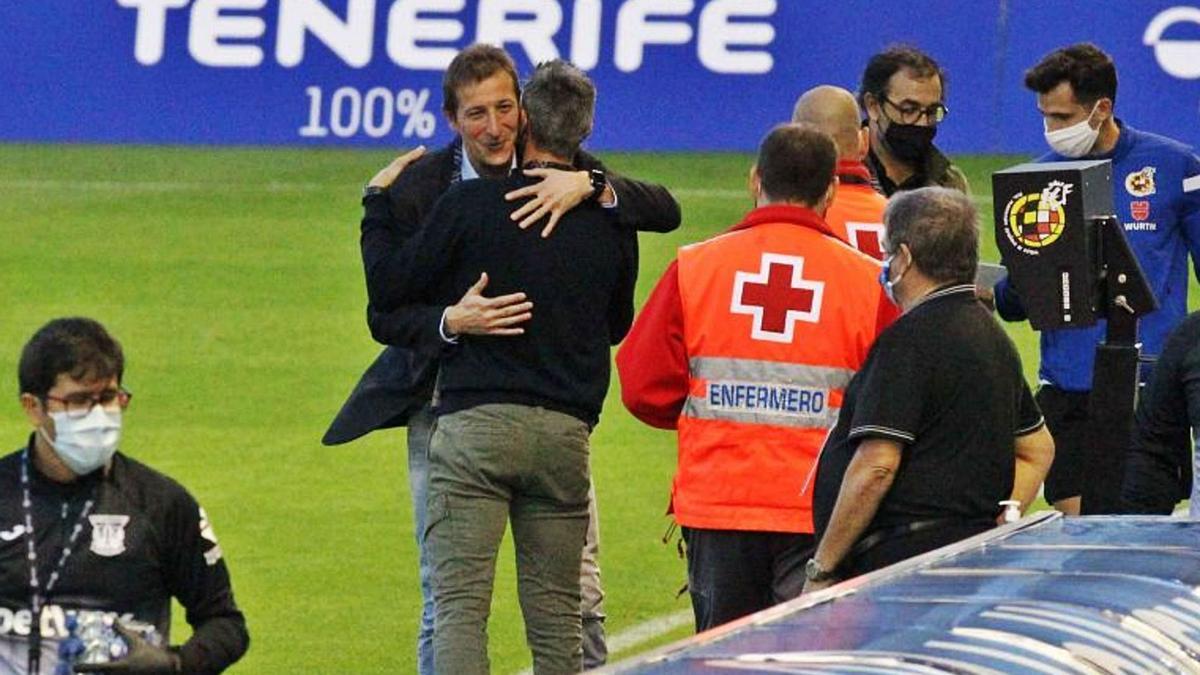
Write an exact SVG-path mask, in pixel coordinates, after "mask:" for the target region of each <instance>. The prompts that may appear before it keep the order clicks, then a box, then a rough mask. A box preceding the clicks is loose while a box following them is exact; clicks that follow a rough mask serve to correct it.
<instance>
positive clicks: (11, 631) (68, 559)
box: [0, 318, 249, 675]
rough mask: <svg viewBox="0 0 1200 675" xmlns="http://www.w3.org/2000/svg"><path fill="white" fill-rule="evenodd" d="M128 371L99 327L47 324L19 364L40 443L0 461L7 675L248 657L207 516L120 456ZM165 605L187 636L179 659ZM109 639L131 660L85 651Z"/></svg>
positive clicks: (212, 664) (1, 618)
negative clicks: (101, 634) (180, 617)
mask: <svg viewBox="0 0 1200 675" xmlns="http://www.w3.org/2000/svg"><path fill="white" fill-rule="evenodd" d="M123 371H124V356H123V354H122V351H121V346H120V344H119V343H118V342H117V341H116V340H115V339H114V338H113V337H112V336H111V335H109V333H108V332H107V331H106V330H105V329H104V327H103V326H101V325H100V324H99V323H97V322H95V321H93V320H91V319H83V318H70V319H56V320H54V321H51V322H50V323H48V324H46V325H45V326H43V327H42V328H41V329H40V330H38V331H37V333H35V334H34V335H33V337H32V338H31V339H30V340H29V342H28V344H26V345H25V349H24V351H23V352H22V354H21V361H20V366H19V368H18V372H19V375H18V379H19V381H20V388H21V397H20V398H21V407H22V408H23V409H24V411H25V415H26V416H27V417H28V418H29V421H30V422H31V423H32V425H33V427H34V432H33V433H32V434H31V435H30V437H29V441H28V443H27V444H26V445H25V447H24V448H21V449H20V450H18V451H16V452H14V453H12V454H10V455H8V456H6V457H3V458H0V672H3V673H30V674H43V675H48V674H49V673H56V674H57V673H60V672H76V673H84V672H113V673H126V674H130V675H133V674H141V675H150V674H157V673H219V672H221V671H223V670H224V669H225V668H227V667H228V666H229V665H230V664H232V663H234V662H235V661H237V660H238V659H239V658H241V656H242V654H244V653H245V651H246V647H247V646H248V644H249V636H248V635H247V633H246V623H245V619H244V618H243V616H242V613H241V611H240V610H239V609H238V607H237V605H236V603H235V602H234V600H233V590H232V588H231V587H230V583H229V572H228V570H227V569H226V567H225V562H224V561H223V560H222V556H221V548H220V546H219V545H218V544H217V539H216V536H215V535H214V534H213V530H212V527H211V526H210V525H209V523H208V518H207V516H206V515H205V513H204V510H203V509H202V508H200V506H199V505H198V504H197V503H196V501H195V500H194V499H193V498H192V496H191V495H190V494H188V492H187V491H186V490H185V489H184V488H183V487H181V486H180V485H179V484H178V483H176V482H175V481H173V480H171V479H170V478H167V477H166V476H164V475H162V474H160V473H158V472H156V471H154V470H153V469H151V468H149V467H147V466H146V465H144V464H142V463H140V462H138V461H136V460H134V459H131V458H129V457H126V456H125V455H124V454H123V453H122V452H120V451H118V449H117V448H118V447H119V446H120V441H121V427H122V421H123V419H122V418H123V413H124V411H125V409H126V408H127V407H128V406H129V402H130V399H131V398H132V395H131V394H130V393H129V391H128V390H126V389H124V388H123V387H122V386H121V377H122V374H123ZM171 598H175V599H177V600H178V601H179V602H180V604H182V605H183V607H184V610H185V611H186V617H187V621H188V624H189V625H190V626H191V628H192V636H191V637H190V638H188V640H187V641H186V642H184V643H183V644H182V645H180V646H177V647H170V646H169V645H170V642H169V639H170V634H169V631H170V621H171ZM107 626H111V627H112V629H111V630H112V632H113V633H116V634H117V635H119V636H120V637H121V640H122V641H123V642H124V645H125V647H126V648H127V649H126V651H125V653H124V654H122V655H119V656H118V657H117V658H112V657H113V654H112V653H108V654H105V655H104V657H103V658H97V654H96V651H97V645H99V648H100V650H101V651H104V649H103V647H104V645H105V643H104V642H103V641H100V642H98V643H97V642H92V641H90V640H89V639H88V637H87V634H88V633H89V632H91V631H93V630H95V629H100V630H103V629H104V628H105V627H107ZM72 665H73V668H74V670H73V671H72V670H71V666H72Z"/></svg>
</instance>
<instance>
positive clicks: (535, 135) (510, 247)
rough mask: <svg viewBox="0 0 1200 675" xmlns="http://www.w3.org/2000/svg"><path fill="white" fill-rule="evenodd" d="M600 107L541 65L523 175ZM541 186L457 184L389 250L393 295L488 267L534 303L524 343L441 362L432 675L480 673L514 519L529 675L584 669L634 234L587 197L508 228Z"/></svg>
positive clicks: (425, 301)
mask: <svg viewBox="0 0 1200 675" xmlns="http://www.w3.org/2000/svg"><path fill="white" fill-rule="evenodd" d="M594 103H595V89H594V87H593V86H592V83H591V82H590V81H589V80H588V79H587V76H586V75H584V74H583V73H582V72H581V71H580V70H579V69H577V68H575V67H574V66H572V65H570V64H568V63H566V62H564V61H552V62H549V63H546V64H542V65H541V66H539V67H538V69H537V70H536V71H535V73H534V75H533V78H532V79H531V80H530V81H529V83H528V85H527V86H526V88H525V91H524V93H523V94H522V97H521V107H522V108H523V110H524V112H525V116H526V123H527V125H526V134H525V139H526V140H525V144H524V151H523V153H522V154H521V156H522V157H523V158H524V160H525V168H530V167H543V168H563V167H567V166H569V165H570V164H571V162H572V160H573V159H574V156H575V154H576V152H577V151H578V150H579V146H580V144H581V142H582V141H583V139H584V138H585V137H586V136H587V135H588V133H589V132H590V131H591V128H592V115H593V107H594ZM535 180H536V179H533V178H529V177H527V176H524V175H521V174H514V175H513V176H512V177H510V178H508V179H506V180H494V181H484V180H479V181H464V182H461V183H458V184H456V185H454V186H453V187H451V188H450V189H449V190H448V191H447V192H446V193H445V195H444V196H443V197H442V198H441V199H440V200H439V201H438V203H437V204H436V205H435V206H434V208H433V211H432V213H430V215H429V216H428V218H427V219H426V220H425V226H424V227H423V228H422V230H421V232H420V233H418V234H417V235H416V236H415V237H414V238H413V239H412V240H410V242H408V244H407V245H406V246H405V247H404V249H402V250H401V251H398V252H397V255H402V256H405V260H403V264H400V265H397V268H396V269H398V270H403V272H402V273H401V274H398V275H397V278H396V279H395V281H396V283H395V284H394V286H393V288H392V293H393V297H391V300H390V301H391V302H399V303H410V304H414V305H431V306H441V307H445V306H447V305H451V304H453V303H454V302H456V301H457V299H458V298H460V297H462V294H463V292H464V291H465V290H466V289H468V288H471V287H472V285H473V284H475V283H476V281H477V280H478V279H479V278H480V276H481V274H486V275H487V279H488V288H489V290H490V291H494V292H495V293H496V294H497V295H504V294H507V293H513V292H517V291H518V290H520V291H524V293H525V294H526V295H527V297H528V300H529V302H531V303H532V305H533V307H532V310H533V311H532V317H531V318H530V319H529V320H528V321H526V322H524V323H522V324H521V326H520V328H518V329H517V330H516V331H515V332H516V333H517V334H515V335H511V336H506V337H497V336H489V335H461V336H458V338H457V343H456V345H455V346H454V348H452V349H450V350H449V351H447V352H444V353H443V354H442V356H441V357H440V361H439V373H438V382H437V389H436V391H435V393H434V401H435V404H434V405H435V412H436V414H438V415H439V417H438V421H437V426H436V430H435V431H434V434H433V439H432V441H431V443H430V456H429V462H430V472H429V496H428V502H427V503H428V508H429V511H428V521H427V524H426V530H425V545H426V547H427V550H428V554H429V557H430V561H431V565H432V569H433V592H434V605H435V619H434V637H433V642H434V669H435V670H436V671H437V672H439V673H456V674H457V675H467V674H472V673H486V672H488V660H487V634H486V628H487V618H488V611H489V608H490V605H491V593H492V583H493V575H494V570H495V559H496V554H497V550H498V548H499V545H500V540H501V537H502V536H503V534H504V529H505V525H506V523H507V521H508V520H509V519H510V518H511V520H512V529H513V539H514V543H515V546H516V550H517V576H518V587H517V591H518V594H519V596H520V600H521V608H522V611H523V613H524V616H525V621H526V635H527V636H528V640H529V642H530V647H531V648H532V651H533V662H534V663H533V665H534V671H535V672H539V673H541V672H545V673H565V672H576V671H578V670H579V669H580V668H581V666H582V662H581V659H582V651H581V649H582V647H581V633H580V631H581V628H580V606H579V603H580V585H579V568H580V557H581V544H582V542H583V541H584V535H585V532H586V529H587V505H588V484H589V477H588V476H589V474H588V435H589V433H590V431H591V428H592V427H593V426H595V424H596V423H597V422H598V421H599V416H600V408H601V405H602V404H603V401H604V396H605V393H606V392H607V390H608V381H609V347H610V345H612V344H616V343H617V342H619V341H620V340H621V338H622V337H624V335H625V333H626V332H627V331H628V330H629V325H630V324H631V323H632V320H633V288H634V284H635V281H636V274H637V263H636V252H637V248H636V247H637V240H636V234H635V233H634V232H633V231H632V230H631V229H630V228H627V227H621V226H620V224H619V223H618V222H617V221H616V220H615V219H613V218H612V217H611V214H609V213H608V212H606V211H605V210H604V209H603V208H602V207H601V206H600V205H598V204H595V203H586V204H581V205H580V206H578V207H576V208H575V209H573V210H571V211H569V212H567V213H566V214H565V215H563V217H562V219H561V220H560V221H559V223H558V226H557V228H556V230H555V232H554V236H552V237H549V238H546V237H542V236H541V234H540V232H539V231H538V230H536V229H521V228H518V227H515V226H514V225H513V224H512V221H511V220H510V214H511V213H512V212H513V211H514V209H516V208H519V206H520V204H519V203H510V202H507V201H505V198H504V195H505V194H506V193H508V192H511V191H513V190H515V189H519V188H521V187H523V186H526V185H530V184H531V183H533V182H535ZM398 311H403V309H401V310H398Z"/></svg>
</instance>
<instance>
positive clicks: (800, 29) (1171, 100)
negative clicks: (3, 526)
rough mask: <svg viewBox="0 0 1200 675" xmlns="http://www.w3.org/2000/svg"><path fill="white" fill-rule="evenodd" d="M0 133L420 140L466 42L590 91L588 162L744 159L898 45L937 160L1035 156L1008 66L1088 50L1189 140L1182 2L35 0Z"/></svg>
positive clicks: (1032, 127) (1, 100)
mask: <svg viewBox="0 0 1200 675" xmlns="http://www.w3.org/2000/svg"><path fill="white" fill-rule="evenodd" d="M0 26H2V27H3V33H0V91H2V92H3V95H0V140H5V141H52V142H106V143H108V142H113V143H201V144H242V145H260V144H261V145H357V146H386V147H404V146H411V145H415V144H416V143H418V142H421V143H427V144H439V143H442V142H444V141H446V140H447V139H449V138H450V135H451V133H452V132H451V130H450V129H449V127H448V126H447V124H446V121H445V119H444V117H443V116H442V114H441V112H440V109H441V102H442V95H441V88H440V83H441V71H442V70H443V69H444V68H445V66H446V64H447V63H448V62H449V60H450V59H451V58H453V56H454V54H455V52H456V51H457V50H458V49H461V48H462V47H464V46H466V45H468V44H470V43H472V42H476V41H483V42H491V43H496V44H503V45H504V46H505V47H506V48H507V49H508V50H509V51H510V53H512V54H513V56H514V58H515V59H516V60H517V64H518V67H519V68H520V70H521V71H522V72H523V73H528V72H529V71H530V70H531V69H532V67H533V64H534V63H537V62H540V61H543V60H546V59H550V58H555V57H563V58H567V59H570V60H572V61H574V62H575V63H576V64H577V65H579V66H580V67H582V68H584V69H585V70H587V71H588V72H589V74H590V75H591V76H592V77H593V78H594V80H595V81H596V84H597V87H598V89H599V92H600V96H599V100H598V102H597V124H596V131H595V133H594V135H593V137H592V139H591V140H590V141H589V146H590V147H591V148H593V149H600V150H612V149H621V150H751V149H753V148H754V147H755V145H756V143H757V142H758V140H759V139H760V138H761V136H762V135H763V133H764V132H765V131H766V130H767V129H768V128H769V127H770V126H771V125H773V124H775V123H777V122H779V121H782V120H785V119H787V118H788V117H789V116H790V112H791V107H792V103H793V102H794V100H795V98H796V96H797V95H798V94H799V93H800V92H802V91H803V90H805V89H807V88H809V87H811V86H814V85H817V84H822V83H831V84H838V85H841V86H844V87H846V88H848V89H851V90H855V89H857V84H858V78H859V76H860V74H861V70H862V67H863V65H864V64H865V63H866V60H867V59H868V57H869V56H870V55H871V54H872V53H874V52H876V51H878V50H880V49H881V48H883V47H885V46H887V45H889V44H892V43H896V42H905V43H910V44H914V45H916V46H918V47H920V48H922V49H924V50H926V51H927V52H929V53H930V54H932V55H933V56H934V57H935V58H937V59H938V60H939V61H940V62H941V63H942V65H943V67H944V68H945V69H946V71H947V73H948V83H947V88H946V104H947V105H948V106H949V108H950V111H951V112H950V115H949V116H948V117H947V119H946V121H945V122H944V124H943V125H942V127H941V129H940V130H939V134H938V144H939V145H940V146H942V147H943V148H944V149H946V150H947V151H949V152H952V153H955V152H960V153H961V152H1019V153H1030V152H1039V151H1041V149H1042V148H1043V143H1042V139H1041V122H1040V118H1039V116H1038V113H1037V110H1036V106H1035V101H1034V97H1033V95H1032V94H1031V93H1030V92H1028V91H1026V90H1025V89H1024V88H1023V86H1022V84H1021V77H1022V73H1023V72H1024V70H1025V69H1026V68H1028V67H1029V66H1031V65H1032V64H1033V63H1035V62H1036V61H1037V60H1038V59H1039V58H1040V57H1041V56H1042V55H1043V54H1045V53H1046V52H1048V51H1050V50H1052V49H1054V48H1056V47H1059V46H1062V45H1066V44H1069V43H1072V42H1077V41H1084V40H1089V41H1092V42H1095V43H1096V44H1098V45H1099V46H1100V47H1102V48H1103V49H1105V50H1106V51H1108V52H1109V53H1110V54H1112V56H1113V58H1114V59H1115V60H1116V63H1117V67H1118V70H1119V73H1120V81H1121V85H1120V91H1119V96H1118V101H1117V112H1118V116H1120V117H1122V118H1123V119H1126V120H1128V121H1129V122H1130V123H1131V124H1134V125H1135V126H1138V127H1140V128H1143V129H1146V130H1150V131H1156V132H1158V133H1162V134H1166V135H1169V136H1172V137H1175V138H1178V139H1180V140H1183V141H1185V142H1187V143H1191V144H1198V145H1200V5H1197V4H1184V3H1180V2H1178V1H1175V2H1172V1H1170V0H1139V1H1138V2H1124V3H1115V2H1102V3H1098V2H1095V1H1094V0H1055V1H1051V2H1047V1H1044V0H997V1H994V2H959V1H951V0H933V1H926V2H907V1H897V2H891V3H879V2H869V1H867V0H842V1H841V2H832V3H831V2H821V3H818V2H809V1H807V0H37V1H36V2H6V3H0Z"/></svg>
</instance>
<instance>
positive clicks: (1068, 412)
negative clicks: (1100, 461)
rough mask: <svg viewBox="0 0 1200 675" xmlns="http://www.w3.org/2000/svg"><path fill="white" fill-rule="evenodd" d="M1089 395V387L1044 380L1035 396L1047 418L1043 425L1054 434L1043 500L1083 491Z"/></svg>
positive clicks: (1077, 494)
mask: <svg viewBox="0 0 1200 675" xmlns="http://www.w3.org/2000/svg"><path fill="white" fill-rule="evenodd" d="M1090 396H1091V392H1090V391H1066V390H1063V389H1059V388H1058V387H1055V386H1054V385H1050V384H1043V385H1042V386H1041V387H1040V388H1039V389H1038V392H1037V395H1036V396H1035V397H1034V398H1035V399H1036V400H1037V404H1038V407H1039V408H1041V409H1042V415H1043V416H1045V418H1046V428H1047V429H1049V430H1050V435H1051V436H1053V437H1054V463H1053V464H1051V465H1050V473H1048V474H1046V487H1045V494H1046V501H1048V502H1050V503H1051V504H1053V503H1054V502H1056V501H1058V500H1060V499H1067V498H1070V497H1078V496H1080V495H1081V494H1082V493H1083V480H1084V476H1085V472H1086V466H1085V464H1086V459H1087V449H1088V445H1089V444H1090V442H1091V438H1090V436H1089V434H1090V430H1089V427H1090V426H1091V413H1090V412H1089V405H1088V400H1089V397H1090Z"/></svg>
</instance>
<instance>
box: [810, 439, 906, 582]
mask: <svg viewBox="0 0 1200 675" xmlns="http://www.w3.org/2000/svg"><path fill="white" fill-rule="evenodd" d="M900 452H901V446H900V444H899V443H897V442H895V441H891V440H885V439H878V438H873V439H869V440H865V441H863V442H862V443H861V444H860V445H859V447H858V450H857V451H856V452H855V453H854V458H853V459H851V460H850V466H848V467H847V468H846V475H845V476H844V477H843V478H842V487H841V490H839V491H838V498H837V502H836V503H835V504H834V507H833V514H832V515H831V516H830V518H829V526H828V527H827V528H826V529H825V534H824V535H823V536H822V537H821V542H820V544H819V545H818V546H817V551H816V553H815V554H814V555H813V557H814V558H816V560H817V562H818V563H820V564H821V567H823V568H825V569H828V570H833V569H836V568H837V567H838V565H840V564H841V563H842V561H843V560H844V559H845V557H846V554H847V553H849V552H850V549H851V548H852V547H853V546H854V544H855V543H856V542H857V541H858V540H859V539H860V538H861V537H862V535H863V532H865V531H866V529H867V526H868V525H870V524H871V520H872V519H874V518H875V514H876V512H878V511H879V505H880V503H882V502H883V497H884V495H886V494H887V492H888V490H889V489H891V487H892V480H893V479H894V478H895V475H896V468H897V467H898V466H899V465H900Z"/></svg>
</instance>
